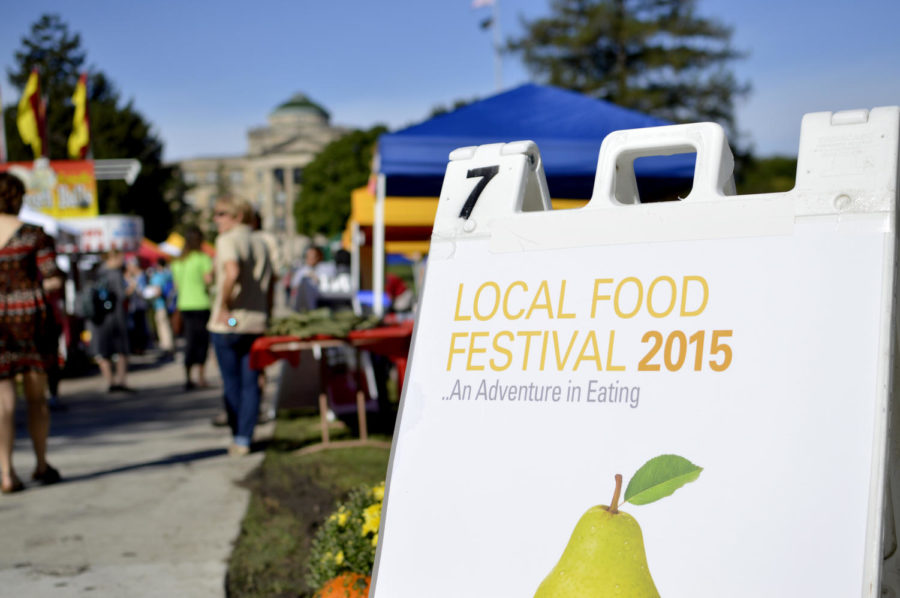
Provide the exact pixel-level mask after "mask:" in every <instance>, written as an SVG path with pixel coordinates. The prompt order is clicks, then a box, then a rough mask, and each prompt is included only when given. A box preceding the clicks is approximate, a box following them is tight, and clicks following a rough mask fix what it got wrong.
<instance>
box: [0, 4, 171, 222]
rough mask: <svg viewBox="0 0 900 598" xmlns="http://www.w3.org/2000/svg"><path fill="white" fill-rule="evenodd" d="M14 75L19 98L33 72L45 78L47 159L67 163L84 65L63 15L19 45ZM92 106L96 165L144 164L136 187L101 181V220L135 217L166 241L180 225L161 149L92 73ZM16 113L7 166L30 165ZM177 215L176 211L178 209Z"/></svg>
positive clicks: (11, 116) (10, 116) (9, 124)
mask: <svg viewBox="0 0 900 598" xmlns="http://www.w3.org/2000/svg"><path fill="white" fill-rule="evenodd" d="M15 60H16V68H15V69H10V70H9V71H7V75H8V77H9V81H10V83H11V84H12V85H13V86H14V87H16V88H18V89H19V91H20V92H21V90H22V89H23V88H24V86H25V82H26V81H27V79H28V75H29V74H30V73H31V71H32V69H34V68H37V69H38V71H39V73H40V82H41V93H42V94H43V95H44V96H45V97H46V101H47V130H48V146H49V157H50V158H51V159H54V160H64V159H67V158H68V155H67V147H66V144H67V140H68V137H69V133H70V132H71V130H72V115H73V107H72V105H71V100H70V98H71V96H72V93H73V92H74V90H75V84H76V83H77V82H78V77H79V75H80V73H81V71H82V70H83V66H84V63H85V60H86V55H85V53H84V51H82V50H81V37H80V36H79V35H78V34H77V33H76V34H72V33H70V32H69V28H68V26H67V25H66V24H65V23H64V22H63V21H62V20H61V19H60V17H59V16H58V15H52V14H45V15H43V16H41V17H40V19H38V21H37V22H36V23H34V24H33V25H32V27H31V32H30V34H29V35H28V36H26V37H23V38H22V48H21V49H20V50H19V51H17V52H16V53H15ZM88 105H89V111H90V119H91V153H92V155H93V157H94V158H96V159H115V158H133V159H136V160H139V161H140V163H141V173H140V175H139V176H138V178H137V180H135V182H134V184H133V185H131V186H128V185H126V184H125V182H124V181H98V182H97V194H98V200H99V204H100V212H101V213H125V214H137V215H139V216H142V217H143V218H144V232H145V234H146V235H147V236H148V237H149V238H151V239H154V240H162V239H164V238H165V237H166V236H167V235H168V233H169V231H170V230H171V229H172V226H173V224H174V222H175V220H174V216H173V210H172V206H170V205H169V203H168V202H167V201H166V198H165V193H164V192H165V190H166V189H167V188H169V187H170V186H171V182H170V179H171V178H172V174H173V173H172V170H171V169H170V168H166V167H164V166H163V165H162V149H163V145H162V142H161V141H160V139H159V138H158V137H157V136H156V134H155V133H154V132H153V131H152V127H151V125H150V123H149V122H147V121H146V120H145V119H144V117H143V115H141V114H140V113H139V112H138V111H137V110H136V109H135V108H134V104H133V102H132V101H128V102H126V103H124V104H122V103H121V102H120V95H119V92H118V90H117V89H116V87H115V85H114V84H113V83H112V81H110V80H109V79H108V78H107V77H106V75H104V74H103V73H102V72H101V71H99V70H96V69H93V68H92V69H90V71H89V75H88ZM16 111H17V107H16V106H15V105H12V106H9V107H8V108H7V109H6V110H5V111H4V115H3V116H4V124H5V126H6V131H7V141H8V146H9V158H10V160H21V161H28V160H31V159H32V157H33V156H32V154H31V150H30V149H29V148H27V147H26V146H25V145H24V144H23V143H22V141H21V139H19V136H18V133H17V129H16V124H15V123H16ZM174 207H175V208H176V209H180V208H179V207H178V206H174Z"/></svg>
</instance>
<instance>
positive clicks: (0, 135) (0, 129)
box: [0, 97, 9, 164]
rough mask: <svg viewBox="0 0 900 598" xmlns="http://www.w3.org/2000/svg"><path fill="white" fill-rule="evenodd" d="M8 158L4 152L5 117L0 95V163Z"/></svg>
mask: <svg viewBox="0 0 900 598" xmlns="http://www.w3.org/2000/svg"><path fill="white" fill-rule="evenodd" d="M8 160H9V157H8V156H7V153H6V118H5V114H4V113H3V99H2V97H0V164H2V163H4V162H6V161H8Z"/></svg>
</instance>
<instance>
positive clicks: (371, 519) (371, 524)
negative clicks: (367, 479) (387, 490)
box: [362, 502, 381, 536]
mask: <svg viewBox="0 0 900 598" xmlns="http://www.w3.org/2000/svg"><path fill="white" fill-rule="evenodd" d="M380 525H381V503H380V502H379V503H375V504H373V505H369V506H368V507H366V509H365V510H364V511H363V524H362V535H364V536H365V535H366V534H369V533H373V534H377V533H378V527H379V526H380Z"/></svg>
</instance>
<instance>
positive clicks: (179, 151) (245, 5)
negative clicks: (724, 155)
mask: <svg viewBox="0 0 900 598" xmlns="http://www.w3.org/2000/svg"><path fill="white" fill-rule="evenodd" d="M500 2H501V7H500V8H501V19H500V22H501V27H502V30H503V34H504V36H511V35H517V34H518V33H520V31H521V29H520V25H519V23H520V18H521V17H525V18H528V19H533V18H535V17H538V16H541V15H545V14H547V13H548V11H549V0H500ZM697 11H698V13H699V14H701V15H703V16H709V17H713V18H716V19H718V20H719V21H721V22H723V23H725V24H728V25H730V26H731V27H733V28H734V37H733V45H734V46H735V47H736V48H737V49H739V50H742V51H745V52H747V53H748V56H747V58H746V59H744V60H742V61H739V62H737V63H735V64H734V65H733V66H732V69H733V71H734V72H735V74H736V75H737V76H738V78H739V79H741V80H745V81H749V82H750V83H751V84H752V86H753V91H752V94H751V95H750V97H749V99H748V100H746V101H742V102H740V103H739V104H738V106H737V118H738V126H739V128H740V130H741V131H743V132H745V133H746V134H747V137H748V139H749V140H750V141H751V142H752V143H753V144H754V146H755V148H756V150H757V153H758V154H760V155H771V154H776V153H780V154H796V151H797V142H798V138H799V131H800V118H801V117H802V115H803V114H804V113H806V112H816V111H821V110H843V109H850V108H869V107H873V106H884V105H896V104H900V33H898V31H897V24H898V23H900V0H857V1H855V2H849V1H837V0H817V1H812V0H788V1H784V0H779V1H775V0H757V1H752V2H735V1H734V0H698V1H697ZM44 12H57V13H59V14H60V15H62V17H63V20H65V21H66V22H67V23H68V24H69V27H70V29H71V30H72V31H75V32H78V33H80V34H81V36H82V43H83V47H84V49H85V50H86V51H87V55H88V62H89V63H90V64H91V65H93V66H95V67H97V68H99V69H101V70H103V71H104V72H105V73H106V74H107V75H108V76H110V77H111V78H112V79H113V81H115V83H116V84H117V85H118V87H119V89H120V91H121V92H122V95H123V97H124V98H126V99H133V100H134V103H135V106H136V107H137V108H138V109H139V110H140V111H141V112H142V113H143V114H144V116H145V117H146V118H147V119H148V120H149V121H150V122H152V123H153V125H154V127H155V129H156V132H157V133H158V134H159V135H160V136H161V137H162V139H163V141H164V142H165V157H166V158H167V159H170V160H171V159H178V158H186V157H194V156H209V155H231V154H234V155H237V154H241V153H243V152H244V151H245V150H246V131H247V129H249V128H250V127H253V126H258V125H261V124H264V123H265V120H266V115H267V114H268V113H269V112H270V111H271V110H272V109H273V108H274V107H275V106H277V105H278V104H279V103H281V102H283V101H284V100H286V99H287V98H288V97H289V96H290V95H291V94H293V93H294V92H297V91H302V92H304V93H306V94H307V95H309V96H310V97H311V98H312V99H314V100H315V101H317V102H319V103H320V104H322V105H323V106H325V107H326V108H327V109H328V110H329V111H330V112H331V114H332V122H334V123H335V124H339V125H347V126H359V127H368V126H370V125H373V124H375V123H379V122H380V123H385V124H387V125H388V126H390V127H391V128H398V127H402V126H404V125H407V124H412V123H414V122H418V121H420V120H422V119H423V118H425V117H426V116H427V115H428V113H429V112H430V111H431V109H432V108H433V107H434V106H436V105H449V104H451V103H452V102H453V101H454V100H456V99H460V98H466V99H471V98H474V97H485V96H487V95H490V94H492V93H493V92H494V90H495V85H494V64H493V56H492V53H491V36H490V34H489V33H488V32H486V31H483V30H481V29H479V27H478V23H479V21H480V20H481V19H482V18H485V17H487V16H488V15H489V14H490V9H489V8H482V9H478V10H473V9H472V8H471V0H452V1H451V0H431V1H428V2H423V1H421V0H420V1H414V0H386V1H382V2H371V1H363V0H326V1H317V2H311V1H308V0H294V1H290V0H259V1H257V2H253V3H250V2H235V1H233V0H218V1H216V2H212V1H205V0H203V1H200V0H197V1H184V0H178V1H175V0H158V1H144V2H121V1H113V0H102V1H101V0H83V1H82V2H78V3H74V2H71V1H62V0H31V1H30V2H14V1H12V0H6V1H5V2H4V3H3V5H2V6H0V67H2V69H3V76H2V79H0V93H2V98H3V102H4V104H10V103H13V102H15V101H17V100H18V93H19V92H18V90H14V89H12V88H11V87H10V86H9V82H8V80H7V78H6V76H5V74H6V70H7V69H8V68H9V67H10V66H12V64H13V53H14V51H15V50H16V49H17V48H19V46H20V40H21V38H22V36H23V35H25V34H26V33H27V32H28V30H29V28H30V25H31V24H32V23H33V22H34V21H36V20H37V19H38V17H39V16H40V15H41V14H42V13H44ZM528 80H529V74H528V73H527V71H526V70H525V68H524V67H523V65H522V64H521V63H520V62H519V60H518V59H517V58H516V57H513V56H508V57H506V58H505V59H504V62H503V83H504V87H506V88H509V87H513V86H515V85H518V84H520V83H524V82H526V81H528ZM7 134H8V135H12V134H15V132H12V131H8V132H7Z"/></svg>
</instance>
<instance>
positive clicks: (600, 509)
mask: <svg viewBox="0 0 900 598" xmlns="http://www.w3.org/2000/svg"><path fill="white" fill-rule="evenodd" d="M621 490H622V476H621V475H620V474H616V490H615V493H614V494H613V498H612V501H611V502H610V504H609V506H606V505H597V506H594V507H591V508H590V509H588V510H587V512H586V513H585V514H584V515H582V516H581V519H579V520H578V523H577V524H576V525H575V530H574V531H573V532H572V537H571V538H570V539H569V543H568V544H567V545H566V549H565V550H564V551H563V554H562V557H560V559H559V562H558V563H557V564H556V566H555V567H554V568H553V570H552V571H550V574H549V575H547V577H546V578H545V579H544V581H543V582H542V583H541V585H540V586H538V589H537V593H535V595H534V598H612V597H614V596H617V597H622V598H659V592H657V591H656V586H655V585H654V584H653V578H652V577H650V569H649V568H648V567H647V555H646V554H645V552H644V537H643V535H642V534H641V527H640V526H639V525H638V522H637V521H635V519H634V517H632V516H631V515H629V514H628V513H625V512H623V511H619V510H618V502H619V493H620V492H621Z"/></svg>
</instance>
